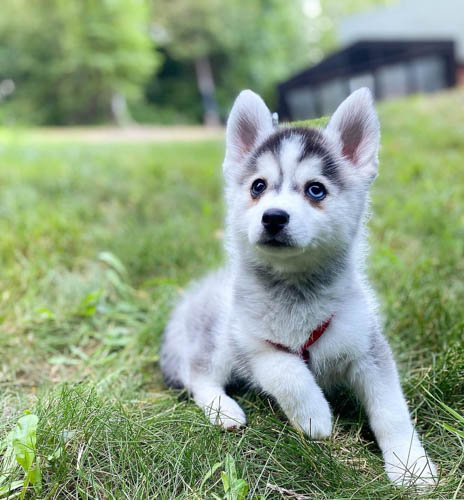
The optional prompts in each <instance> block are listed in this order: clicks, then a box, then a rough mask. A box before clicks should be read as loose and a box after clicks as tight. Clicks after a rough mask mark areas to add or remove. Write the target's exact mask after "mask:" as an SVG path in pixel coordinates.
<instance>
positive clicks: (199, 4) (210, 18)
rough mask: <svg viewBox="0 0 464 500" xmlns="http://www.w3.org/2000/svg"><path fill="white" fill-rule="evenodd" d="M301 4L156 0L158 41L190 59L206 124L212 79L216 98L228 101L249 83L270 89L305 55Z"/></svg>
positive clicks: (212, 115) (212, 116)
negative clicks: (216, 90)
mask: <svg viewBox="0 0 464 500" xmlns="http://www.w3.org/2000/svg"><path fill="white" fill-rule="evenodd" d="M299 4H300V2H299V0H298V1H297V2H292V1H290V2H286V1H283V0H254V1H252V2H250V1H249V0H228V1H227V2H224V1H222V0H195V1H190V0H184V1H175V2H174V1H172V0H155V1H154V28H155V29H154V32H155V34H156V35H157V43H158V44H159V45H161V46H163V47H164V48H165V49H166V50H167V51H168V52H169V54H170V56H172V57H173V58H174V59H177V60H180V61H184V62H191V63H193V64H194V66H195V70H196V77H197V85H198V89H199V93H200V95H201V96H202V99H203V103H204V121H205V123H211V122H217V121H218V106H217V104H216V95H215V94H216V92H215V89H216V85H215V83H218V84H219V86H218V87H219V91H218V93H217V94H218V95H217V100H219V103H220V104H224V102H226V103H227V106H228V105H229V104H230V95H231V94H232V93H235V92H236V89H237V88H239V87H241V86H250V87H253V88H254V89H255V90H257V91H258V92H263V93H265V94H266V93H269V89H270V88H271V87H272V86H273V85H274V84H275V83H276V82H277V81H278V80H279V79H280V78H283V77H284V76H286V75H287V74H288V73H289V71H292V70H294V69H296V68H297V67H298V66H299V65H300V64H301V63H302V61H304V60H306V55H307V43H306V39H307V37H306V36H305V25H304V23H303V22H302V16H301V9H299V8H295V7H299ZM213 75H214V76H213ZM232 89H233V90H232ZM221 107H223V106H221Z"/></svg>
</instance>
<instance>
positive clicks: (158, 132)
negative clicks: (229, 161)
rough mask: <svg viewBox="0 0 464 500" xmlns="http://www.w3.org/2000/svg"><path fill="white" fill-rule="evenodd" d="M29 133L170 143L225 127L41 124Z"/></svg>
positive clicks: (211, 135)
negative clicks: (46, 125) (47, 125)
mask: <svg viewBox="0 0 464 500" xmlns="http://www.w3.org/2000/svg"><path fill="white" fill-rule="evenodd" d="M27 134H28V135H30V136H31V138H33V139H36V140H45V141H49V140H51V141H59V142H61V141H64V142H67V141H78V142H95V143H105V142H106V143H113V142H115V143H117V142H168V141H204V140H210V139H222V138H223V137H224V129H223V128H222V127H217V128H216V127H202V126H152V125H135V126H130V127H111V126H102V127H42V128H37V129H32V130H30V131H29V130H28V131H27Z"/></svg>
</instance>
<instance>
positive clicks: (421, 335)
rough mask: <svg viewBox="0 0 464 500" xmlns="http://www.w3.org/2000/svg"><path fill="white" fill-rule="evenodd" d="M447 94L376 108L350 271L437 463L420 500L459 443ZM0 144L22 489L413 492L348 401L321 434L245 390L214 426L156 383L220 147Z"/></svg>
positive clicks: (453, 130)
mask: <svg viewBox="0 0 464 500" xmlns="http://www.w3.org/2000/svg"><path fill="white" fill-rule="evenodd" d="M462 102H463V93H462V92H453V93H447V94H443V95H437V96H433V97H430V96H427V97H425V96H417V97H413V98H409V99H405V100H400V101H391V102H385V103H382V105H380V106H379V110H380V120H381V124H382V148H381V155H380V175H379V178H378V179H377V180H376V181H375V183H374V185H373V192H372V202H373V204H372V208H373V212H374V215H373V217H372V220H371V221H370V223H369V226H370V231H371V234H370V243H371V256H370V259H369V273H370V275H371V278H372V282H373V284H374V286H375V288H376V289H377V290H378V292H379V295H380V299H381V304H382V309H383V314H384V318H385V324H386V329H385V331H386V335H387V336H388V337H389V339H390V342H391V345H392V348H393V351H394V352H395V354H396V357H397V359H398V361H399V367H400V372H401V378H402V383H403V386H404V389H405V394H406V398H407V400H408V404H409V407H410V409H411V411H412V415H413V419H414V421H415V422H416V425H417V428H418V431H419V432H420V433H421V436H422V437H423V439H424V445H425V448H426V449H427V451H428V452H429V454H430V456H431V458H432V459H434V461H435V462H436V463H437V465H438V468H439V472H440V482H439V484H438V486H437V487H436V488H434V489H432V490H430V491H427V492H425V493H424V498H440V499H450V498H462V497H463V485H464V482H463V481H461V478H462V470H463V467H464V450H463V438H462V437H461V436H460V434H459V432H457V433H456V432H454V431H452V430H451V428H452V429H455V430H456V431H462V430H463V427H462V421H461V417H462V416H463V415H464V397H463V396H464V347H463V345H462V338H463V332H464V309H463V307H462V304H463V299H464V285H463V281H462V276H463V274H464V267H463V266H464V261H463V259H462V256H463V254H464V232H463V219H462V200H463V199H464V171H463V169H462V158H463V155H464V121H463V120H462ZM0 143H1V144H2V148H1V149H0V185H1V186H2V196H1V197H0V215H1V216H0V234H1V235H2V237H1V238H0V390H1V391H2V392H1V394H2V395H1V398H0V415H1V416H2V418H1V419H0V443H6V437H7V436H8V434H9V432H10V431H11V429H13V428H14V427H15V426H16V423H17V421H18V419H19V418H20V417H21V416H22V413H21V410H22V409H23V408H31V411H33V413H34V414H35V415H37V416H38V417H39V425H38V427H37V441H36V450H35V456H36V459H37V457H40V468H41V471H42V490H43V491H42V494H41V495H42V498H47V499H48V500H52V499H53V500H54V499H61V498H76V497H80V498H97V499H98V498H102V499H103V498H134V499H145V498H162V499H165V498H166V499H167V498H176V499H177V498H179V499H194V498H198V499H203V498H205V499H210V498H214V495H216V496H218V497H223V496H224V495H225V491H224V485H223V482H222V480H221V477H220V473H221V472H222V471H224V472H225V473H226V474H228V476H227V477H228V481H229V484H231V479H230V478H235V479H236V480H243V481H245V482H246V483H247V485H248V486H249V490H248V493H247V495H248V497H247V498H250V499H253V500H255V499H256V498H259V497H260V496H261V497H264V498H268V499H273V498H280V497H286V498H298V496H299V497H300V498H302V499H303V498H305V497H307V498H321V499H332V498H354V499H365V498H372V499H374V498H382V499H383V498H385V499H398V498H400V499H406V498H415V497H416V496H417V494H416V492H415V491H414V490H404V489H397V488H395V487H393V486H392V485H391V484H390V483H389V482H388V481H387V479H386V477H385V474H384V472H383V465H382V458H381V455H380V452H379V450H378V448H377V446H376V445H375V443H374V440H373V436H372V433H371V432H370V431H369V429H368V426H367V422H366V418H365V415H364V413H363V411H362V410H361V409H360V407H359V406H358V405H357V403H356V401H354V399H353V397H352V396H351V395H350V394H347V393H343V392H342V393H339V394H336V395H333V396H332V397H331V400H330V401H331V405H332V407H333V410H334V415H335V416H336V417H337V418H336V422H335V427H334V433H333V436H332V437H331V439H329V440H327V441H325V442H317V443H316V442H311V441H309V440H307V439H306V438H305V437H304V436H302V435H300V434H299V433H298V432H297V430H296V429H294V428H292V427H291V426H290V425H289V424H288V422H287V420H286V418H285V416H284V415H283V414H282V412H281V411H280V409H279V408H278V407H277V406H276V405H275V404H274V403H273V402H272V401H271V400H269V399H268V398H266V397H265V396H262V395H258V394H256V393H254V392H251V391H250V392H248V391H246V390H242V391H237V392H235V393H234V394H233V396H234V398H236V399H237V400H238V402H239V404H240V405H241V406H242V407H243V408H244V410H245V412H246V414H247V422H248V425H247V426H246V427H245V428H244V429H241V430H238V431H236V432H224V431H222V430H221V429H219V428H217V427H213V426H211V425H209V423H208V422H207V421H206V420H205V418H204V416H203V414H202V412H201V411H200V410H199V409H198V408H197V407H196V406H195V405H194V403H193V402H191V401H189V400H188V398H186V397H184V396H185V395H183V394H179V393H178V392H174V391H171V390H168V389H166V388H165V386H164V384H163V382H162V379H161V374H160V371H159V366H158V348H159V342H160V336H161V332H162V330H163V328H164V325H165V323H166V321H167V318H168V315H169V311H170V308H171V306H172V303H173V301H174V300H176V299H177V297H178V296H179V294H180V293H182V289H183V288H184V287H185V286H186V284H187V283H188V282H189V281H190V280H191V279H192V278H196V277H199V276H200V275H202V274H203V273H204V272H205V271H206V270H208V269H211V268H213V267H214V266H216V265H219V264H220V263H221V262H222V260H223V258H222V251H221V247H222V241H221V238H222V236H221V235H222V233H221V228H222V224H223V205H222V175H221V168H220V165H221V161H222V157H223V152H224V151H223V143H222V141H212V142H199V143H194V142H191V143H179V142H176V143H174V142H173V143H139V144H131V143H127V144H123V143H119V144H97V143H84V142H79V141H77V142H76V141H74V142H72V143H65V142H59V141H51V140H46V139H45V138H44V136H43V135H40V134H39V133H37V132H35V131H24V132H23V133H20V132H19V131H16V132H11V131H1V130H0ZM450 410H452V411H451V412H450ZM0 447H1V445H0ZM2 451H3V449H2ZM0 453H1V452H0ZM228 454H230V456H231V457H233V459H234V461H235V469H236V475H234V474H233V473H232V471H231V470H230V468H229V467H228V466H226V463H225V458H226V457H227V455H228ZM15 464H16V462H15ZM218 464H220V465H218ZM228 471H229V472H228ZM24 476H25V472H24V470H23V469H22V468H19V467H18V466H17V465H15V468H14V469H12V468H11V467H10V468H5V467H4V464H3V462H2V464H1V466H0V483H1V487H4V486H6V487H7V488H10V489H11V490H12V491H13V493H17V492H18V491H19V490H21V488H22V486H23V484H24ZM17 481H19V482H20V483H19V486H16V489H13V487H14V485H17V484H18V483H17ZM232 482H233V480H232ZM242 484H243V483H242ZM33 494H34V491H33V488H32V487H29V488H28V493H27V495H30V496H33ZM36 496H37V495H36Z"/></svg>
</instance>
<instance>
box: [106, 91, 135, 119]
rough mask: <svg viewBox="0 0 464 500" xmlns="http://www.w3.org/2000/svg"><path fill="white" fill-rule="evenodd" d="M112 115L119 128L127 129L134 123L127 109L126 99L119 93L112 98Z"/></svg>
mask: <svg viewBox="0 0 464 500" xmlns="http://www.w3.org/2000/svg"><path fill="white" fill-rule="evenodd" d="M111 115H112V117H113V120H114V121H115V123H116V125H118V126H119V127H126V126H127V125H132V124H133V123H134V120H133V119H132V116H131V114H130V112H129V108H128V107H127V101H126V98H125V97H124V95H123V94H120V93H118V92H115V93H114V94H113V95H112V97H111Z"/></svg>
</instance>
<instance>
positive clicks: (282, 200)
mask: <svg viewBox="0 0 464 500" xmlns="http://www.w3.org/2000/svg"><path fill="white" fill-rule="evenodd" d="M378 148H379V122H378V119H377V114H376V111H375V109H374V104H373V99H372V96H371V94H370V92H369V90H368V89H360V90H357V91H356V92H354V93H353V94H351V95H350V96H349V97H348V98H347V99H346V100H345V101H344V102H342V104H341V105H340V106H339V107H338V109H337V110H336V111H335V113H334V115H333V116H332V118H331V119H330V121H329V123H328V125H327V126H326V128H325V129H313V128H309V127H295V128H275V127H274V125H273V121H272V117H271V113H270V111H269V109H268V108H267V107H266V105H265V104H264V102H263V101H262V99H261V98H260V97H259V96H258V95H256V94H255V93H253V92H251V91H250V90H245V91H243V92H241V93H240V95H239V96H238V97H237V99H236V101H235V103H234V106H233V109H232V111H231V113H230V117H229V120H228V123H227V135H226V155H225V160H224V166H223V168H224V175H225V182H226V201H227V206H228V212H227V221H226V222H227V224H226V248H227V251H228V260H227V264H226V266H225V267H224V268H223V269H221V270H219V271H217V272H215V273H213V274H210V275H209V276H207V277H206V278H205V279H203V281H201V282H200V283H198V284H197V285H196V286H194V287H193V288H191V289H190V291H189V292H188V293H187V294H186V295H185V297H184V298H183V300H182V301H181V302H180V304H179V305H178V306H177V308H176V309H175V311H174V312H173V314H172V317H171V319H170V321H169V323H168V325H167V327H166V330H165V333H164V337H163V345H162V349H161V367H162V370H163V373H164V376H165V378H166V380H167V382H168V383H169V384H170V385H171V386H175V387H185V388H186V389H188V391H189V392H190V393H191V394H192V396H193V398H194V400H195V402H196V404H197V405H198V406H199V407H200V408H202V409H203V410H204V412H205V414H206V415H207V417H208V418H209V419H210V420H211V422H212V423H214V424H219V425H222V426H223V427H225V428H232V427H239V426H241V425H243V424H245V414H244V412H243V410H242V409H241V408H240V406H239V405H238V404H237V403H236V402H235V401H234V400H233V399H232V398H230V397H229V396H228V395H227V394H226V392H225V387H226V385H227V384H228V383H229V382H230V381H231V380H233V379H234V378H236V377H239V378H241V379H244V380H245V381H247V382H248V383H249V384H251V385H252V386H254V387H256V388H257V389H258V390H260V391H263V392H264V393H266V394H268V395H270V396H272V397H273V398H275V399H276V401H277V402H278V404H279V405H280V407H281V408H282V410H283V411H284V412H285V414H286V415H287V417H288V419H289V421H290V422H291V423H292V424H293V425H295V426H297V427H298V428H300V429H301V430H302V431H303V432H305V433H306V434H307V435H308V436H309V437H311V438H313V439H323V438H328V437H329V436H330V433H331V430H332V415H331V411H330V407H329V404H328V402H327V400H326V398H325V397H324V391H327V390H328V389H329V388H330V387H332V386H334V385H336V384H340V383H343V384H346V385H348V386H349V387H350V388H351V389H352V390H353V391H354V392H355V393H356V395H357V396H358V398H359V399H360V400H361V402H362V404H363V405H364V407H365V409H366V412H367V414H368V417H369V422H370V426H371V428H372V430H373V432H374V434H375V437H376V439H377V442H378V444H379V446H380V449H381V450H382V453H383V457H384V460H385V468H386V472H387V474H388V477H389V478H390V479H391V480H392V481H394V482H396V483H400V484H410V483H415V484H422V485H425V484H428V483H433V482H434V477H435V476H436V469H435V466H434V465H433V464H432V462H431V461H430V460H429V459H428V457H427V455H426V453H425V451H424V448H423V447H422V445H421V443H420V441H419V438H418V436H417V434H416V432H415V430H414V428H413V425H412V423H411V419H410V416H409V412H408V408H407V406H406V402H405V399H404V396H403V393H402V390H401V386H400V382H399V379H398V373H397V370H396V366H395V363H394V360H393V357H392V353H391V351H390V348H389V346H388V344H387V342H386V340H385V338H384V337H383V335H382V331H381V326H380V321H379V316H378V312H377V305H376V299H375V296H374V293H373V291H372V289H371V288H370V286H369V284H368V282H367V278H366V275H365V272H364V260H365V254H366V244H365V230H364V225H365V224H364V222H365V218H366V217H365V214H366V209H367V206H368V191H369V187H370V185H371V183H372V181H373V180H374V178H375V177H376V175H377V163H378V160H377V153H378Z"/></svg>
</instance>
